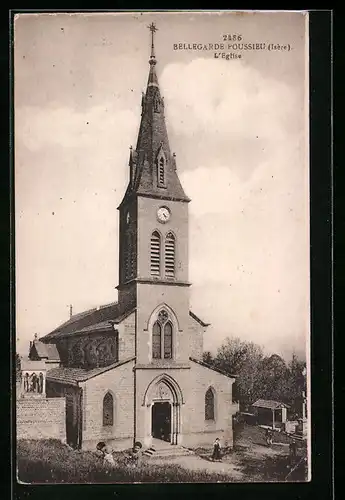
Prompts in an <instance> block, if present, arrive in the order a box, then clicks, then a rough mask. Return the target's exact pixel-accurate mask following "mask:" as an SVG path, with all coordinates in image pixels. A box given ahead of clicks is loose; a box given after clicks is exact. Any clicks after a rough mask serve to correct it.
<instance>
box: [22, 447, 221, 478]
mask: <svg viewBox="0 0 345 500" xmlns="http://www.w3.org/2000/svg"><path fill="white" fill-rule="evenodd" d="M124 457H125V452H119V453H114V458H115V460H116V463H117V465H116V467H115V468H111V469H110V468H105V467H104V466H103V463H102V461H101V460H100V459H99V457H98V456H97V454H96V453H94V452H92V451H75V450H72V449H71V448H69V447H68V446H66V445H64V444H62V443H61V442H60V441H58V440H54V439H48V440H40V441H38V440H37V441H36V440H19V441H18V444H17V470H18V474H17V475H18V480H19V481H21V482H23V483H28V484H42V483H43V484H44V483H46V484H53V483H102V484H104V483H138V482H145V483H180V482H183V483H195V482H196V483H215V482H228V481H229V478H228V476H227V475H225V474H220V473H211V472H210V473H208V472H206V471H188V470H185V469H184V468H182V467H180V466H179V465H175V464H165V465H156V464H150V463H149V458H148V459H147V460H146V461H143V463H142V465H141V466H140V468H138V469H130V468H128V467H126V466H125V465H124V463H123V462H124Z"/></svg>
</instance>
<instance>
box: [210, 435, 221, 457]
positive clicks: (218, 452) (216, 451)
mask: <svg viewBox="0 0 345 500" xmlns="http://www.w3.org/2000/svg"><path fill="white" fill-rule="evenodd" d="M212 460H213V462H215V461H217V462H220V461H221V460H222V457H221V445H220V440H219V438H217V439H216V440H215V442H214V443H213V453H212Z"/></svg>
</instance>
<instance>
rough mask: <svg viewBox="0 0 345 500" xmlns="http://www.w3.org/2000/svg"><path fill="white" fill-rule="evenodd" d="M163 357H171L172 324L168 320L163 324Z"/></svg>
mask: <svg viewBox="0 0 345 500" xmlns="http://www.w3.org/2000/svg"><path fill="white" fill-rule="evenodd" d="M164 358H165V359H171V358H172V326H171V323H170V322H169V321H168V323H165V325H164Z"/></svg>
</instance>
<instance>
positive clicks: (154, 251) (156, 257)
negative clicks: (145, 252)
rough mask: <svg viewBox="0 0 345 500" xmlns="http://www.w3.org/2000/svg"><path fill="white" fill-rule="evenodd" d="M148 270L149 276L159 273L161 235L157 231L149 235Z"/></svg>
mask: <svg viewBox="0 0 345 500" xmlns="http://www.w3.org/2000/svg"><path fill="white" fill-rule="evenodd" d="M150 250H151V252H150V270H151V276H159V275H160V273H161V237H160V234H159V233H158V232H157V231H154V232H153V233H152V235H151V249H150Z"/></svg>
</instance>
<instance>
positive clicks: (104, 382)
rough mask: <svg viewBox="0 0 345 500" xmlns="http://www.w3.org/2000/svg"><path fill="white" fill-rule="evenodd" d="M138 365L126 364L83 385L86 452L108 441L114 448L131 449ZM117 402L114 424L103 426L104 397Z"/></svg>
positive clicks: (115, 403)
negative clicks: (135, 376)
mask: <svg viewBox="0 0 345 500" xmlns="http://www.w3.org/2000/svg"><path fill="white" fill-rule="evenodd" d="M133 365H134V362H133V361H131V362H128V363H124V364H123V365H122V366H118V367H117V368H115V369H112V370H109V371H107V372H105V373H103V374H101V375H98V376H97V377H94V378H91V379H90V380H88V381H87V382H83V383H82V384H81V386H82V389H83V444H82V447H83V449H95V446H96V444H97V443H98V442H99V441H106V442H107V443H109V444H110V445H111V446H112V447H113V448H114V449H117V448H119V449H124V448H127V447H128V448H129V447H131V446H132V444H133V435H134V428H133V422H134V385H133ZM107 392H110V394H111V395H112V396H113V400H114V422H113V425H111V426H103V398H104V396H105V395H106V394H107Z"/></svg>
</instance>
